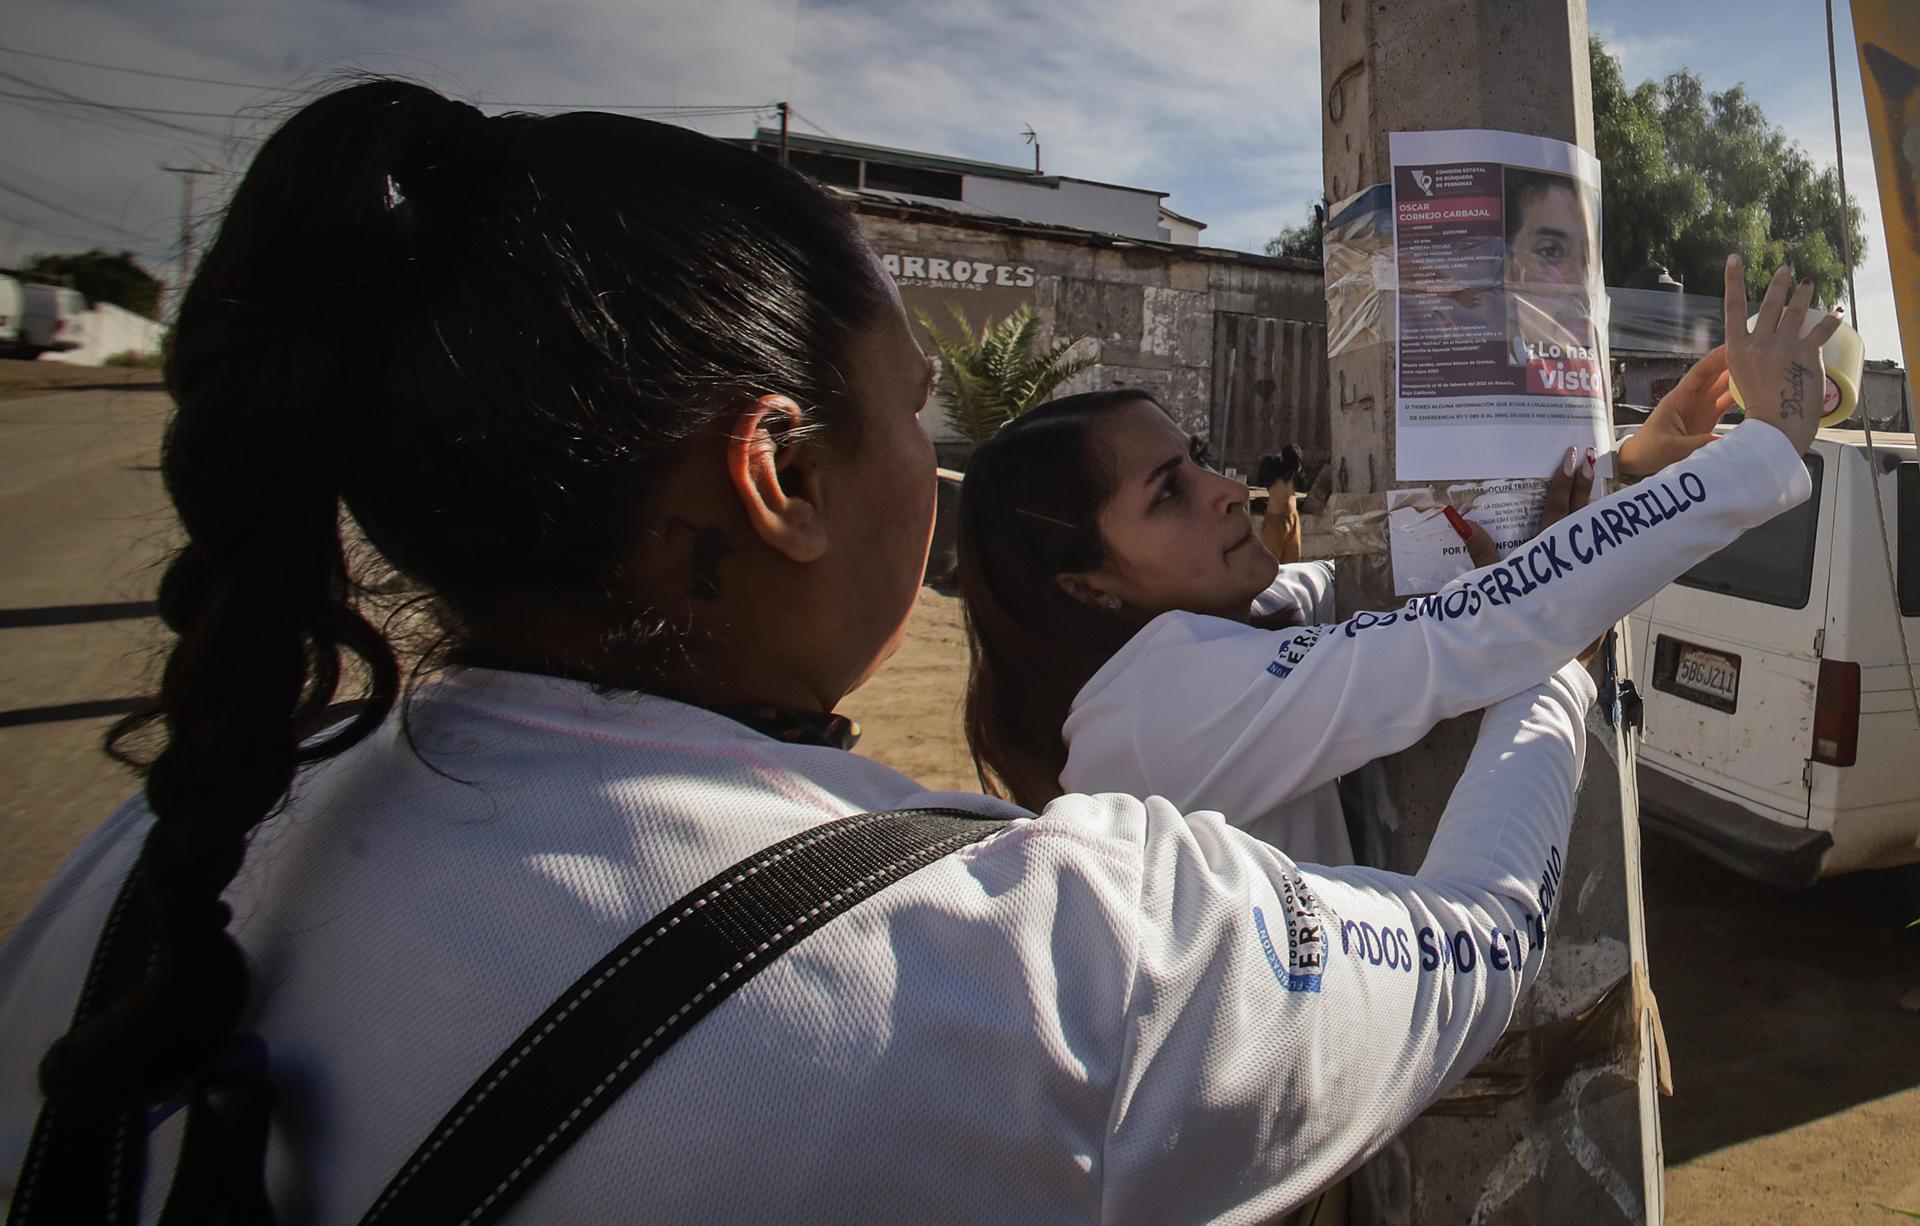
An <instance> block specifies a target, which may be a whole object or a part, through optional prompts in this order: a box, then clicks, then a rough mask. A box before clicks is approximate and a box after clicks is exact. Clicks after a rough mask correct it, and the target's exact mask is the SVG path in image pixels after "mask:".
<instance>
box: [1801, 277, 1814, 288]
mask: <svg viewBox="0 0 1920 1226" xmlns="http://www.w3.org/2000/svg"><path fill="white" fill-rule="evenodd" d="M1812 284H1813V278H1812V277H1802V278H1800V288H1801V289H1806V288H1808V287H1810V286H1811V285H1812Z"/></svg>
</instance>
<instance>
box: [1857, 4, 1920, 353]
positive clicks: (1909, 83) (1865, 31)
mask: <svg viewBox="0 0 1920 1226" xmlns="http://www.w3.org/2000/svg"><path fill="white" fill-rule="evenodd" d="M1853 37H1854V41H1855V43H1857V44H1858V45H1859V48H1860V84H1861V87H1862V88H1863V89H1864V90H1865V91H1866V95H1867V130H1868V132H1869V133H1870V134H1871V135H1872V137H1873V168H1874V171H1875V177H1876V178H1878V179H1879V180H1880V213H1881V216H1882V218H1883V220H1884V221H1885V223H1886V230H1887V262H1888V263H1890V264H1891V265H1892V266H1893V303H1894V310H1895V312H1896V313H1897V314H1898V315H1899V317H1900V345H1901V351H1902V353H1904V354H1905V355H1906V367H1907V380H1908V383H1909V384H1910V385H1920V378H1917V377H1916V372H1920V3H1915V0H1853ZM1916 390H1920V387H1916Z"/></svg>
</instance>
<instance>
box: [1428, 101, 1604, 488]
mask: <svg viewBox="0 0 1920 1226" xmlns="http://www.w3.org/2000/svg"><path fill="white" fill-rule="evenodd" d="M1391 147H1392V154H1393V210H1394V211H1393V216H1394V261H1395V267H1396V274H1397V276H1396V280H1397V283H1398V286H1399V295H1400V298H1399V319H1398V323H1399V328H1398V339H1397V343H1396V349H1395V358H1396V364H1395V369H1396V386H1397V396H1396V400H1397V402H1398V418H1397V429H1398V436H1397V440H1396V444H1395V453H1396V455H1397V463H1396V467H1395V475H1396V477H1397V479H1399V480H1401V481H1433V480H1441V479H1446V478H1459V477H1545V476H1547V475H1548V474H1549V473H1551V472H1552V471H1553V470H1554V467H1555V466H1556V465H1557V464H1559V462H1560V459H1561V457H1562V456H1564V455H1565V454H1566V450H1567V448H1569V447H1578V448H1580V449H1581V450H1583V451H1584V450H1585V449H1586V448H1588V447H1592V448H1594V449H1595V451H1596V453H1598V454H1601V455H1604V454H1606V453H1608V452H1610V451H1611V450H1612V449H1613V448H1612V440H1613V431H1612V428H1611V424H1610V423H1611V412H1610V408H1609V394H1608V390H1607V366H1606V354H1605V343H1606V333H1607V319H1606V312H1607V294H1606V289H1605V285H1604V282H1603V281H1602V274H1601V268H1600V163H1599V162H1598V161H1596V160H1595V159H1594V157H1593V155H1592V154H1590V153H1588V152H1586V151H1585V150H1584V149H1581V148H1580V147H1579V146H1577V145H1569V144H1566V143H1564V142H1562V141H1556V140H1548V139H1546V138H1544V137H1537V136H1522V135H1520V134H1518V133H1514V132H1482V131H1454V132H1395V133H1393V134H1392V137H1391Z"/></svg>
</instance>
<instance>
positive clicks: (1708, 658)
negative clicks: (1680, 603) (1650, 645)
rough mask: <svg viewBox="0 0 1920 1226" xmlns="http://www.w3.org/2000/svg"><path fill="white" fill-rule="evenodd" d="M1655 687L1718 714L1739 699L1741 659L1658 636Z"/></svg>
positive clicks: (1733, 706)
mask: <svg viewBox="0 0 1920 1226" xmlns="http://www.w3.org/2000/svg"><path fill="white" fill-rule="evenodd" d="M1658 647H1659V651H1658V664H1657V666H1656V669H1655V673H1656V675H1655V677H1654V686H1655V688H1656V689H1662V690H1665V691H1667V692H1668V693H1669V694H1673V695H1675V696H1677V697H1680V698H1685V699H1687V700H1688V701H1689V702H1697V703H1699V704H1700V705H1701V706H1705V707H1712V708H1714V709H1715V710H1717V711H1732V710H1733V709H1734V708H1735V707H1736V706H1737V705H1738V702H1739V699H1740V657H1739V656H1736V655H1733V654H1731V653H1729V652H1724V651H1709V650H1708V649H1706V648H1705V647H1696V646H1695V645H1693V644H1692V643H1686V642H1682V641H1681V640H1679V639H1670V638H1668V637H1666V636H1665V635H1661V636H1660V641H1659V644H1658Z"/></svg>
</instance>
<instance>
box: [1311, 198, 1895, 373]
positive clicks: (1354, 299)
mask: <svg viewBox="0 0 1920 1226" xmlns="http://www.w3.org/2000/svg"><path fill="white" fill-rule="evenodd" d="M1324 242H1325V248H1324V255H1325V259H1326V268H1327V354H1328V356H1329V357H1332V356H1336V355H1338V354H1340V353H1343V352H1345V351H1346V350H1348V349H1351V348H1355V347H1357V346H1363V345H1377V344H1387V343H1389V342H1391V341H1392V340H1393V339H1394V328H1395V311H1394V305H1395V303H1394V295H1395V294H1396V293H1397V292H1398V290H1399V288H1400V282H1399V272H1398V269H1397V267H1396V265H1395V263H1394V249H1393V195H1392V192H1390V191H1389V190H1388V187H1387V185H1386V184H1385V183H1376V184H1374V185H1373V186H1372V187H1369V188H1366V189H1365V190H1363V191H1359V192H1356V193H1354V194H1353V195H1351V196H1348V197H1347V198H1346V199H1344V200H1342V201H1340V202H1338V203H1337V204H1335V205H1333V206H1332V208H1331V209H1329V210H1328V217H1327V223H1326V229H1325V240H1324ZM1519 302H1520V305H1521V307H1522V308H1523V313H1526V312H1527V310H1528V308H1529V307H1530V306H1531V305H1532V304H1531V303H1530V301H1529V299H1527V298H1526V297H1524V296H1523V297H1522V298H1520V299H1519ZM1596 306H1598V304H1596ZM1594 315H1595V317H1596V318H1599V319H1603V320H1604V321H1605V332H1606V341H1605V344H1606V347H1607V349H1609V350H1612V351H1616V352H1622V353H1637V354H1648V355H1659V354H1666V355H1671V356H1673V357H1675V358H1687V359H1692V358H1697V357H1699V356H1700V355H1701V354H1704V353H1706V352H1707V351H1708V350H1709V349H1712V348H1713V347H1714V346H1715V345H1718V344H1719V343H1720V341H1721V338H1722V333H1723V331H1724V327H1725V318H1726V316H1725V307H1724V306H1723V304H1722V303H1721V301H1720V299H1719V298H1716V297H1711V296H1709V295H1705V294H1688V293H1680V292H1675V291H1673V290H1651V289H1623V288H1620V287H1618V286H1608V287H1607V302H1606V305H1605V307H1604V313H1603V311H1602V310H1596V311H1595V312H1594ZM1814 318H1815V319H1817V318H1818V317H1817V316H1816V317H1814ZM1843 345H1844V342H1843ZM1831 348H1832V347H1831V346H1830V349H1831ZM1858 349H1859V346H1858V345H1857V344H1854V345H1853V346H1852V349H1850V350H1849V351H1848V352H1847V354H1845V355H1844V358H1845V360H1844V361H1838V362H1836V360H1835V355H1836V354H1837V352H1838V351H1837V350H1834V351H1833V352H1830V353H1829V357H1828V364H1829V365H1830V366H1837V367H1838V368H1840V369H1842V370H1844V371H1847V372H1849V373H1852V378H1853V384H1854V387H1855V389H1856V390H1857V386H1858V380H1859V375H1858V373H1857V369H1858V367H1859V365H1860V358H1859V355H1858ZM1843 386H1844V381H1843ZM1851 399H1852V397H1849V400H1851Z"/></svg>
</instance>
